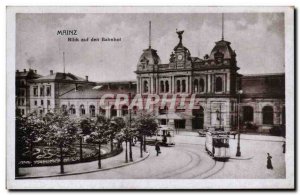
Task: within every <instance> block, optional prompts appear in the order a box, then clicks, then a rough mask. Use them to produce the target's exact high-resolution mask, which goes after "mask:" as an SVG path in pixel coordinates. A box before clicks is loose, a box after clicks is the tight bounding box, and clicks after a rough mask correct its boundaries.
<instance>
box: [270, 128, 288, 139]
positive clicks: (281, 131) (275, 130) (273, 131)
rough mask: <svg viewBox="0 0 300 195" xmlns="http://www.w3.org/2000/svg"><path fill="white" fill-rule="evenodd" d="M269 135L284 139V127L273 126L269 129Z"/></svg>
mask: <svg viewBox="0 0 300 195" xmlns="http://www.w3.org/2000/svg"><path fill="white" fill-rule="evenodd" d="M270 134H271V135H275V136H283V137H285V127H284V126H283V125H280V126H274V127H272V128H271V129H270Z"/></svg>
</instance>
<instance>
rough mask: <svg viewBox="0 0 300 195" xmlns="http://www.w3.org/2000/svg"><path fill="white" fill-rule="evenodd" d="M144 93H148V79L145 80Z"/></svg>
mask: <svg viewBox="0 0 300 195" xmlns="http://www.w3.org/2000/svg"><path fill="white" fill-rule="evenodd" d="M144 93H148V81H144Z"/></svg>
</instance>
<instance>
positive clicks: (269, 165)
mask: <svg viewBox="0 0 300 195" xmlns="http://www.w3.org/2000/svg"><path fill="white" fill-rule="evenodd" d="M267 154H268V156H267V169H273V166H272V160H271V159H272V156H271V155H270V154H269V153H267Z"/></svg>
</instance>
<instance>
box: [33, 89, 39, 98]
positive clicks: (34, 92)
mask: <svg viewBox="0 0 300 195" xmlns="http://www.w3.org/2000/svg"><path fill="white" fill-rule="evenodd" d="M33 95H34V96H38V87H33Z"/></svg>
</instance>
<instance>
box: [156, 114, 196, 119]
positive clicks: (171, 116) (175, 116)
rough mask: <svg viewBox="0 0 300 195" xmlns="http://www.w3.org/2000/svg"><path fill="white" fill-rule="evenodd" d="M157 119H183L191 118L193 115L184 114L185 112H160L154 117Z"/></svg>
mask: <svg viewBox="0 0 300 195" xmlns="http://www.w3.org/2000/svg"><path fill="white" fill-rule="evenodd" d="M156 118H157V119H174V120H184V119H192V118H194V116H192V115H189V114H186V113H167V114H161V115H158V116H157V117H156Z"/></svg>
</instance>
